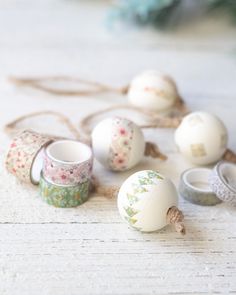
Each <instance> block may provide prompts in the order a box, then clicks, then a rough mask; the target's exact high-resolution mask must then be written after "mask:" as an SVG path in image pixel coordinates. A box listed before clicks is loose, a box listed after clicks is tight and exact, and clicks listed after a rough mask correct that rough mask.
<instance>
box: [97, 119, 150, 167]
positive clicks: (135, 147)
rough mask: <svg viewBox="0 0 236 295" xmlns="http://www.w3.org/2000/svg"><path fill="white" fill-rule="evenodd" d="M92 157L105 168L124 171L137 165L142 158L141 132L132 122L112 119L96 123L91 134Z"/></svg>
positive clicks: (142, 138) (143, 147) (143, 149)
mask: <svg viewBox="0 0 236 295" xmlns="http://www.w3.org/2000/svg"><path fill="white" fill-rule="evenodd" d="M92 146H93V152H94V157H95V158H96V159H97V160H98V161H99V162H100V163H101V164H102V165H103V166H104V167H106V168H108V169H110V170H113V171H125V170H128V169H130V168H132V167H134V166H135V165H137V164H138V163H139V162H140V161H141V160H142V158H143V156H144V151H145V140H144V136H143V133H142V130H141V129H140V128H139V127H138V126H137V125H136V124H135V123H133V122H132V121H130V120H128V119H125V118H120V117H112V118H107V119H104V120H103V121H101V122H100V123H98V124H97V125H96V126H95V128H94V129H93V132H92Z"/></svg>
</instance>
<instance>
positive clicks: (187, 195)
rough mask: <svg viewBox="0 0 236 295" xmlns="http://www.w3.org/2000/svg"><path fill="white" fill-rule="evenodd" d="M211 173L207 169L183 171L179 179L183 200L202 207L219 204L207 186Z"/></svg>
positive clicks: (218, 200) (219, 201)
mask: <svg viewBox="0 0 236 295" xmlns="http://www.w3.org/2000/svg"><path fill="white" fill-rule="evenodd" d="M211 173H212V170H211V169H208V168H192V169H188V170H186V171H184V172H183V173H182V175H181V178H180V184H179V193H180V195H181V196H182V197H183V198H184V199H185V200H187V201H189V202H191V203H193V204H197V205H202V206H213V205H216V204H219V203H221V200H220V199H219V198H218V197H217V196H216V194H215V193H214V192H213V191H212V189H211V187H210V185H209V182H208V178H209V175H210V174H211Z"/></svg>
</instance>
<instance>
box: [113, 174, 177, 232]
mask: <svg viewBox="0 0 236 295" xmlns="http://www.w3.org/2000/svg"><path fill="white" fill-rule="evenodd" d="M117 202H118V208H119V212H120V215H121V217H122V218H123V219H124V220H125V221H126V222H128V224H129V225H131V226H132V227H134V228H135V229H138V230H140V231H143V232H153V231H157V230H159V229H161V228H163V227H165V226H166V225H167V224H168V220H167V212H168V210H169V209H170V208H171V207H173V206H176V205H177V203H178V194H177V191H176V188H175V186H174V184H173V183H172V182H171V180H170V179H168V178H166V177H165V176H163V175H161V174H159V173H158V172H156V171H153V170H144V171H139V172H136V173H134V174H133V175H131V176H130V177H129V178H128V179H127V180H126V181H125V182H124V183H123V184H122V186H121V188H120V191H119V194H118V201H117Z"/></svg>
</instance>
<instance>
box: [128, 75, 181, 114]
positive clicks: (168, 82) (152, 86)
mask: <svg viewBox="0 0 236 295" xmlns="http://www.w3.org/2000/svg"><path fill="white" fill-rule="evenodd" d="M178 97H179V94H178V90H177V87H176V84H175V82H174V81H173V79H172V78H171V77H169V76H167V75H165V74H163V73H161V72H158V71H154V70H153V71H145V72H143V73H142V74H141V75H139V76H136V77H135V78H134V79H133V80H132V81H131V84H130V87H129V91H128V98H129V101H130V103H131V104H133V105H134V106H137V107H141V108H145V109H150V110H154V111H157V112H158V111H164V110H168V109H169V108H171V107H173V105H174V104H175V103H176V101H177V100H178Z"/></svg>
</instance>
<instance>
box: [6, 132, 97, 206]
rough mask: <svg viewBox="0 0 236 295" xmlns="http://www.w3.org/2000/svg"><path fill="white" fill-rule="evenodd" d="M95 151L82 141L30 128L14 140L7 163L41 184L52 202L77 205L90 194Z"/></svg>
mask: <svg viewBox="0 0 236 295" xmlns="http://www.w3.org/2000/svg"><path fill="white" fill-rule="evenodd" d="M92 166H93V154H92V150H91V148H90V147H89V146H88V145H86V144H84V143H81V142H79V141H74V140H68V139H59V138H53V137H51V136H46V135H42V134H39V133H36V132H34V131H31V130H25V131H23V132H21V133H20V134H18V135H17V136H16V137H15V138H14V139H13V141H12V143H11V146H10V149H9V152H8V155H7V159H6V167H7V169H8V171H9V172H11V173H13V174H14V175H15V176H16V177H18V178H19V179H20V180H22V181H23V182H26V183H32V184H36V185H37V184H39V187H40V195H41V196H42V198H43V199H44V200H45V201H46V202H47V203H48V204H50V205H54V206H56V207H75V206H78V205H80V204H82V203H83V202H85V201H86V200H87V198H88V195H89V189H90V180H91V176H92Z"/></svg>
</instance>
